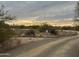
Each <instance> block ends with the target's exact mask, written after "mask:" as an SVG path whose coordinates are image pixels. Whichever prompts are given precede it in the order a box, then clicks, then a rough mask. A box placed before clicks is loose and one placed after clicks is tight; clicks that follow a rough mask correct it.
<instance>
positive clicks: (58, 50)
mask: <svg viewBox="0 0 79 59" xmlns="http://www.w3.org/2000/svg"><path fill="white" fill-rule="evenodd" d="M44 39H45V40H40V41H31V42H29V43H26V44H24V45H22V46H20V47H17V48H16V49H13V50H10V51H8V52H6V53H9V54H10V55H9V56H16V57H19V56H20V57H61V56H62V57H64V56H65V57H66V56H68V57H69V56H73V57H75V56H79V55H78V52H79V51H76V50H75V47H76V49H77V50H78V49H79V48H78V44H79V35H76V36H71V37H62V38H44ZM72 48H73V49H72Z"/></svg>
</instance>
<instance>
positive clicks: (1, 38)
mask: <svg viewBox="0 0 79 59" xmlns="http://www.w3.org/2000/svg"><path fill="white" fill-rule="evenodd" d="M13 19H15V17H12V16H10V15H8V11H6V10H5V6H4V5H1V6H0V44H1V43H3V42H5V41H6V40H9V39H10V38H11V37H12V36H13V35H14V31H13V30H12V28H11V26H9V25H8V24H6V23H5V22H6V21H8V20H13Z"/></svg>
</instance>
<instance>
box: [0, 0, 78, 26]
mask: <svg viewBox="0 0 79 59" xmlns="http://www.w3.org/2000/svg"><path fill="white" fill-rule="evenodd" d="M76 3H77V2H76V1H50V2H49V1H7V2H6V1H4V2H3V1H1V2H0V5H2V4H3V5H5V7H6V10H9V14H11V15H14V16H16V17H17V20H15V21H12V22H11V23H10V24H12V23H14V24H25V25H27V24H36V23H37V24H39V23H40V22H45V21H47V22H48V23H50V24H52V25H71V24H72V19H73V18H74V10H75V6H76Z"/></svg>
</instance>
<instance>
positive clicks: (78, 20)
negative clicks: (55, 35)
mask: <svg viewBox="0 0 79 59" xmlns="http://www.w3.org/2000/svg"><path fill="white" fill-rule="evenodd" d="M73 22H74V24H73V25H74V30H76V29H77V28H76V27H77V26H79V2H77V5H76V7H75V16H74V21H73Z"/></svg>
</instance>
